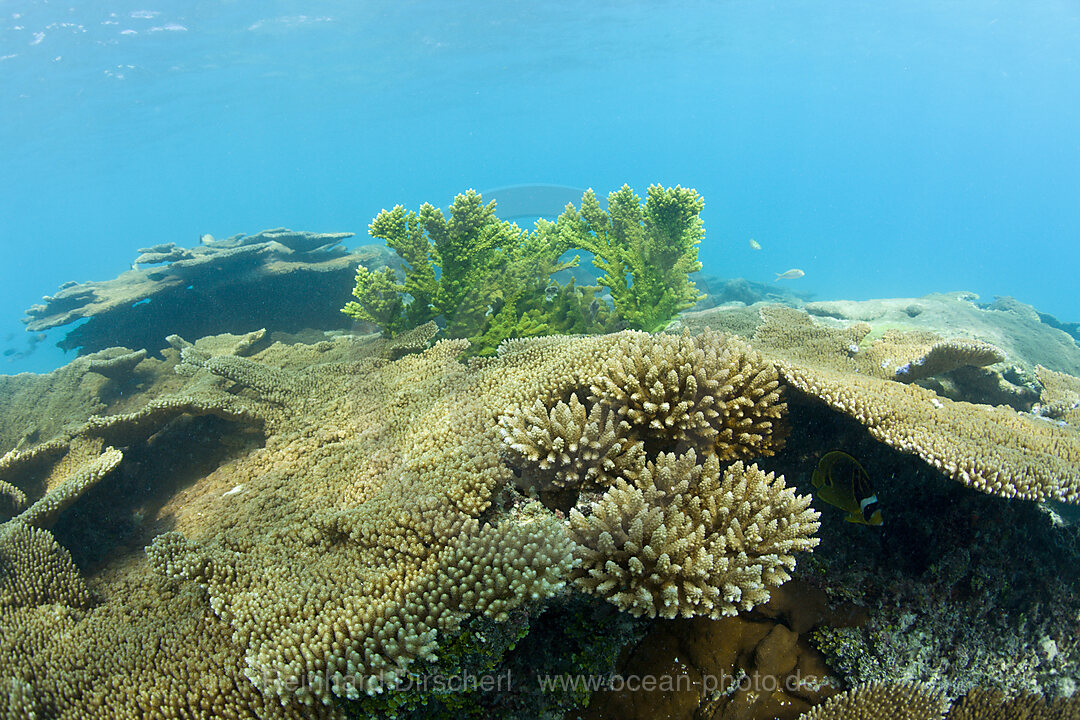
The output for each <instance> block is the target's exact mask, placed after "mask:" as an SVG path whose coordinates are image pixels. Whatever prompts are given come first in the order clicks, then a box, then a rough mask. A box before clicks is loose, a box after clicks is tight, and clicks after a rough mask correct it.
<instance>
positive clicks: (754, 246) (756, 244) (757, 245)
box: [750, 238, 761, 250]
mask: <svg viewBox="0 0 1080 720" xmlns="http://www.w3.org/2000/svg"><path fill="white" fill-rule="evenodd" d="M750 249H751V250H760V249H761V243H759V242H758V241H757V240H755V239H754V238H750Z"/></svg>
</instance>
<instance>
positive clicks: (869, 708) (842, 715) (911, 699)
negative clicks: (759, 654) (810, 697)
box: [799, 683, 949, 720]
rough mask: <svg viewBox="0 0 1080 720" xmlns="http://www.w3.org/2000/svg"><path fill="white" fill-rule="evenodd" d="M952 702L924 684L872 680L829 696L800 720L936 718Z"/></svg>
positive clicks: (922, 719) (920, 719) (933, 719)
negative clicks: (875, 681)
mask: <svg viewBox="0 0 1080 720" xmlns="http://www.w3.org/2000/svg"><path fill="white" fill-rule="evenodd" d="M948 708H949V702H948V700H946V699H945V696H944V695H943V694H941V693H940V692H939V691H936V690H934V689H933V688H931V687H930V686H929V685H925V684H923V683H870V684H868V685H860V686H859V687H856V688H852V689H851V690H848V691H847V692H845V693H841V694H840V695H836V696H834V697H831V698H829V699H828V700H826V701H825V702H824V703H822V704H821V705H818V706H817V707H815V708H814V709H812V710H810V711H809V712H806V713H803V714H802V715H800V716H799V720H935V718H937V719H940V718H942V717H944V716H945V712H946V711H947V710H948Z"/></svg>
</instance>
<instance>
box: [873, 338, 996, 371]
mask: <svg viewBox="0 0 1080 720" xmlns="http://www.w3.org/2000/svg"><path fill="white" fill-rule="evenodd" d="M1004 359H1005V353H1003V352H1002V351H1001V350H1000V349H998V347H997V346H995V345H991V344H990V343H988V342H983V341H982V340H970V339H966V338H954V339H952V340H943V341H941V342H936V343H934V344H933V345H931V346H930V348H929V349H928V350H927V351H926V352H925V353H924V354H923V355H920V356H919V357H916V358H914V359H912V360H909V361H907V362H905V363H903V364H901V365H899V366H898V367H897V368H896V370H895V371H894V373H893V379H894V380H897V381H899V382H914V381H916V380H920V379H922V378H926V377H933V376H935V375H941V374H943V373H947V372H951V371H953V370H956V369H957V368H961V367H984V366H986V365H993V364H994V363H999V362H1002V361H1003V360H1004Z"/></svg>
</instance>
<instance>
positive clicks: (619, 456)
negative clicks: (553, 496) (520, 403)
mask: <svg viewBox="0 0 1080 720" xmlns="http://www.w3.org/2000/svg"><path fill="white" fill-rule="evenodd" d="M616 418H617V414H616V412H615V411H614V410H613V409H611V407H610V406H608V405H606V404H604V403H593V404H592V407H591V408H590V409H589V410H586V408H585V406H584V405H582V404H581V402H580V401H579V400H578V397H577V393H571V395H570V401H569V403H564V402H563V401H561V400H560V401H559V402H558V403H556V404H555V407H553V408H552V409H551V410H550V411H548V410H547V408H546V407H545V406H544V403H543V402H542V401H541V400H540V399H537V400H536V402H535V403H534V404H533V407H531V408H526V409H524V410H523V411H522V412H518V413H512V414H506V415H502V416H501V417H500V418H499V429H500V432H501V433H502V437H503V442H505V443H506V445H507V446H508V447H509V449H510V450H511V451H512V453H513V456H514V458H513V459H514V462H515V464H517V465H519V466H523V467H524V468H525V470H524V475H525V477H524V478H523V480H524V485H525V486H526V487H537V486H538V485H549V486H554V487H556V488H568V487H573V488H583V489H586V490H603V489H605V488H606V487H607V486H609V485H611V483H612V481H613V480H614V479H615V478H620V477H622V478H627V479H629V480H634V479H635V478H637V476H638V474H639V473H640V472H641V470H642V468H644V466H645V452H644V445H643V443H642V442H641V440H634V439H631V437H630V433H629V429H630V426H629V424H627V422H626V421H625V420H618V421H616ZM616 423H617V424H616ZM616 429H618V432H616Z"/></svg>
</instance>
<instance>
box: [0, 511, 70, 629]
mask: <svg viewBox="0 0 1080 720" xmlns="http://www.w3.org/2000/svg"><path fill="white" fill-rule="evenodd" d="M51 603H57V604H60V605H65V606H67V607H73V608H84V607H87V606H88V605H89V604H90V591H89V589H88V588H87V587H86V583H85V582H84V581H83V578H82V576H81V575H80V574H79V570H78V568H76V567H75V563H74V562H72V560H71V555H70V553H68V551H67V550H65V549H64V548H63V547H62V546H61V545H60V544H59V543H57V542H56V540H55V538H53V536H52V533H50V532H49V531H48V530H42V529H40V528H36V527H31V526H30V525H27V524H25V523H23V522H20V521H18V520H12V521H9V522H7V523H4V524H3V525H0V611H3V610H4V609H7V608H13V607H15V608H19V607H34V606H37V605H45V604H51ZM5 624H6V623H4V621H3V617H2V616H0V627H3V626H4V625H5Z"/></svg>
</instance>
